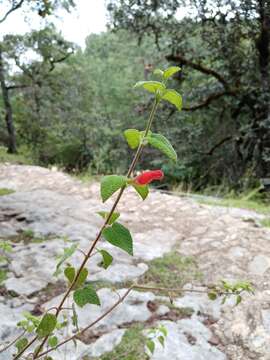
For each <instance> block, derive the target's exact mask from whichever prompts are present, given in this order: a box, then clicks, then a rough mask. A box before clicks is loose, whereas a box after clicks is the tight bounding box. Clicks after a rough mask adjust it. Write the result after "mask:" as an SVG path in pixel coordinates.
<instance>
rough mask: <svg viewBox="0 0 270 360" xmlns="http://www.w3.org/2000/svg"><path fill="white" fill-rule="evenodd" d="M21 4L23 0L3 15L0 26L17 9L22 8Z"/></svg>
mask: <svg viewBox="0 0 270 360" xmlns="http://www.w3.org/2000/svg"><path fill="white" fill-rule="evenodd" d="M23 2H24V0H21V1H19V2H18V4H17V5H13V6H12V7H11V8H10V9H9V10H8V11H7V12H6V13H5V15H4V16H3V17H2V19H0V24H1V23H3V22H4V21H5V20H6V18H7V17H8V16H9V15H10V14H11V13H12V12H13V11H15V10H17V9H19V8H20V7H21V6H22V4H23Z"/></svg>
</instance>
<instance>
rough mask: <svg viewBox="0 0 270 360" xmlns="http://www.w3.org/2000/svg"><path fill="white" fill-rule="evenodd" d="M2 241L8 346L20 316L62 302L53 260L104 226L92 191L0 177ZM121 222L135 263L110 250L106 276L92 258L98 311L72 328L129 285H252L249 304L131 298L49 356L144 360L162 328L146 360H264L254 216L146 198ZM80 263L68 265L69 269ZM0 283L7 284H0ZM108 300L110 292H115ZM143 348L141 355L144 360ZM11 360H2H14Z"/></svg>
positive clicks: (2, 306)
mask: <svg viewBox="0 0 270 360" xmlns="http://www.w3.org/2000/svg"><path fill="white" fill-rule="evenodd" d="M1 188H8V189H13V190H14V193H11V194H7V195H4V196H1V197H0V239H2V240H3V239H4V240H5V239H8V240H9V241H11V242H12V244H13V251H12V253H11V254H10V255H8V256H9V258H8V261H6V262H5V261H2V262H1V263H0V266H1V274H2V276H3V278H4V277H5V276H6V279H5V280H4V281H3V283H2V286H1V288H0V294H1V296H0V338H1V342H2V344H5V343H6V342H7V341H8V340H9V339H12V338H14V336H16V333H17V330H16V323H17V322H18V321H19V320H20V319H21V314H22V312H23V311H30V312H33V313H39V312H40V313H41V312H42V311H44V309H46V308H48V307H51V306H53V305H54V304H56V303H57V301H58V299H59V298H60V297H61V293H62V292H63V291H64V290H65V287H64V282H63V278H62V277H61V276H60V277H59V278H56V277H55V276H53V273H54V270H55V263H56V257H57V256H58V255H59V254H61V253H62V252H63V248H64V247H66V246H68V244H69V242H70V241H71V242H73V243H74V242H76V243H79V247H80V249H82V250H85V249H86V248H87V247H88V246H89V244H90V243H91V241H93V239H94V237H95V235H96V233H97V231H98V228H99V226H100V225H101V224H102V221H101V219H100V217H99V216H98V215H96V212H97V211H100V210H104V209H109V208H110V205H111V204H112V201H113V200H109V201H108V202H106V204H105V205H103V204H102V203H101V201H100V198H99V187H98V184H96V183H93V184H90V185H86V184H82V183H80V182H79V181H77V180H74V179H73V178H71V177H69V176H67V175H65V174H63V173H61V172H57V171H50V170H48V169H44V168H41V167H33V166H15V165H13V166H11V165H0V189H1ZM119 211H120V212H121V221H122V222H123V223H124V224H126V225H127V226H128V228H129V229H130V230H131V232H132V234H133V238H134V244H135V250H134V253H135V254H134V257H130V256H128V255H126V254H125V253H124V252H122V251H121V250H118V249H117V248H112V247H111V246H110V245H109V244H108V243H105V242H102V247H103V248H105V249H110V252H111V253H112V254H113V256H114V263H113V265H112V266H111V267H110V268H109V269H108V270H104V269H102V268H101V267H100V266H99V262H100V258H99V256H94V257H93V258H91V261H90V262H89V264H88V268H89V273H90V278H91V280H92V281H95V286H96V287H97V289H98V294H99V296H100V299H101V303H102V304H101V307H97V306H94V305H87V306H85V307H84V308H83V309H82V310H81V311H80V312H79V324H80V325H81V326H84V325H87V324H88V323H90V322H91V320H94V319H95V318H97V317H98V316H99V314H101V313H102V312H104V310H106V309H107V308H108V307H109V306H110V305H112V304H113V302H115V301H117V299H118V296H119V294H120V295H121V294H122V293H123V292H124V291H125V290H124V289H125V288H126V287H127V286H128V285H129V284H130V283H131V282H132V281H135V280H136V281H139V282H141V283H146V284H154V283H157V284H158V285H159V286H161V285H162V286H166V285H168V286H173V287H180V286H184V289H185V290H188V289H191V288H193V289H200V286H201V285H202V284H211V283H217V282H219V281H220V280H221V279H227V280H228V281H230V282H234V281H238V280H249V281H251V282H252V283H253V285H254V287H255V290H256V291H255V296H246V297H245V298H244V300H243V302H242V303H241V304H240V305H239V306H237V307H235V306H234V304H233V302H232V301H229V302H228V303H225V305H222V304H221V301H220V300H216V301H214V302H212V301H210V300H208V298H207V296H206V295H205V294H197V293H189V292H188V291H185V292H183V294H182V296H180V295H179V297H177V298H175V299H174V303H173V305H172V304H171V303H170V301H169V299H168V298H166V297H165V296H164V294H157V293H155V294H154V293H152V292H150V291H146V292H138V291H133V292H132V294H131V295H130V296H129V297H128V298H127V299H126V301H125V302H124V303H123V304H122V305H121V306H119V307H118V308H117V309H116V310H115V311H114V312H113V313H111V314H110V315H109V317H108V318H106V319H104V320H103V321H102V322H101V323H99V324H98V325H96V326H95V327H94V328H93V329H92V330H91V332H89V333H87V334H85V335H84V336H83V337H82V338H80V339H79V340H78V345H77V348H76V349H75V347H74V345H73V344H72V343H70V344H69V345H67V346H65V347H64V348H63V349H61V350H59V351H58V352H57V355H55V356H56V357H55V358H56V359H57V360H61V359H67V360H69V359H74V360H75V359H78V360H79V359H84V360H87V359H102V360H109V359H110V360H113V359H122V360H123V359H127V353H128V352H129V353H131V354H134V355H132V356H133V357H129V358H128V359H131V360H133V359H134V360H135V359H138V360H143V359H144V355H143V350H144V349H143V347H144V345H143V339H144V337H143V334H145V331H146V330H145V329H147V328H149V327H153V326H156V325H157V324H159V323H163V324H164V325H165V326H166V328H167V329H168V338H167V340H166V344H165V347H164V349H163V348H162V347H161V346H158V345H157V350H156V351H155V353H154V355H153V356H152V357H151V358H152V359H153V360H161V359H175V360H178V359H179V360H180V359H181V360H225V359H232V360H247V359H263V360H270V287H269V285H270V281H269V275H270V246H269V244H270V231H269V230H268V229H266V228H263V227H261V226H260V225H259V221H258V220H259V219H260V215H258V214H255V213H252V212H248V211H245V210H239V209H228V208H222V207H218V206H215V207H210V206H207V205H202V204H199V203H197V202H196V201H195V200H193V199H190V198H187V197H177V196H172V195H168V194H162V193H160V192H157V191H152V193H151V194H150V196H149V197H148V198H147V200H145V201H144V202H142V201H141V200H140V199H139V198H138V196H137V195H136V194H135V193H134V192H133V191H127V193H126V194H125V195H124V197H123V200H122V201H121V204H120V206H119ZM81 258H82V254H81V253H80V252H78V253H76V254H75V255H74V256H73V258H72V260H71V262H72V263H73V264H74V265H75V266H77V265H78V264H79V262H80V260H81ZM3 274H4V275H3ZM116 289H117V290H116ZM141 348H142V352H140V351H141ZM12 353H14V348H10V349H9V350H8V351H5V352H2V353H0V359H1V360H2V359H3V360H4V359H5V360H8V359H12Z"/></svg>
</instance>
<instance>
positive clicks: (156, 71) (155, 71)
mask: <svg viewBox="0 0 270 360" xmlns="http://www.w3.org/2000/svg"><path fill="white" fill-rule="evenodd" d="M153 74H154V75H157V76H161V77H163V75H164V71H162V70H160V69H155V70H154V72H153Z"/></svg>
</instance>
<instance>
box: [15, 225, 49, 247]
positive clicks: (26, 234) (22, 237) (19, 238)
mask: <svg viewBox="0 0 270 360" xmlns="http://www.w3.org/2000/svg"><path fill="white" fill-rule="evenodd" d="M55 238H56V236H53V235H52V236H50V235H49V236H36V235H35V233H34V231H33V230H32V229H25V230H23V231H21V232H20V233H19V234H18V235H15V236H12V237H11V238H10V241H11V242H13V243H19V242H23V243H24V244H25V245H27V244H30V243H42V242H43V241H46V240H50V239H55Z"/></svg>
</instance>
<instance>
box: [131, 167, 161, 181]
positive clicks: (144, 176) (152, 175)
mask: <svg viewBox="0 0 270 360" xmlns="http://www.w3.org/2000/svg"><path fill="white" fill-rule="evenodd" d="M163 176H164V174H163V171H161V170H150V171H144V172H142V173H141V174H140V175H138V176H137V177H136V178H135V179H134V180H135V183H136V184H138V185H147V184H149V183H150V182H151V181H153V180H161V179H163Z"/></svg>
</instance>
